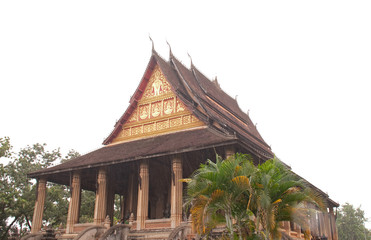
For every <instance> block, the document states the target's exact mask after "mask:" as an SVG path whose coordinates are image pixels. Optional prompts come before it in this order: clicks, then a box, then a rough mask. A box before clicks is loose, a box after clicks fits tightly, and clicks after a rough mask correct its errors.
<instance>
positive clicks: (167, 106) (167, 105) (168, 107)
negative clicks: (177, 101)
mask: <svg viewBox="0 0 371 240" xmlns="http://www.w3.org/2000/svg"><path fill="white" fill-rule="evenodd" d="M173 110H174V99H173V98H171V99H167V100H165V101H164V113H165V114H170V113H172V112H173Z"/></svg>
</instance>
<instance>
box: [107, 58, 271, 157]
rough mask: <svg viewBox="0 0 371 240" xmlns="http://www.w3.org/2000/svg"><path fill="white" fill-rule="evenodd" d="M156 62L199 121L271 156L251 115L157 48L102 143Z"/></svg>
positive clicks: (132, 106) (138, 95) (134, 103)
mask: <svg viewBox="0 0 371 240" xmlns="http://www.w3.org/2000/svg"><path fill="white" fill-rule="evenodd" d="M156 63H157V64H158V65H159V67H160V69H161V71H162V72H163V74H164V75H165V77H166V79H167V81H168V82H169V83H170V85H171V86H172V88H173V91H174V92H175V93H176V94H177V96H178V97H179V98H180V99H182V100H183V102H184V103H185V104H186V106H187V107H188V108H189V109H190V110H191V111H192V112H193V114H195V115H196V116H197V117H198V118H199V119H200V120H201V121H204V122H205V124H206V125H208V126H209V127H212V128H215V129H217V130H219V131H220V132H224V133H225V134H227V135H231V134H232V135H236V136H237V137H238V138H239V139H240V140H241V141H242V142H243V143H245V145H248V146H249V150H250V151H252V152H254V153H257V154H258V155H259V156H260V157H262V158H271V157H273V153H272V151H271V149H270V147H269V145H268V144H266V143H265V141H264V140H263V138H262V137H261V135H260V134H259V132H258V131H257V130H256V128H255V125H254V124H253V123H252V121H251V119H250V117H249V116H248V115H247V114H246V113H244V112H243V111H241V109H240V108H239V106H238V103H237V101H236V100H235V99H234V98H231V97H230V96H229V95H228V94H226V93H225V92H224V91H223V90H221V89H220V87H219V86H218V85H217V84H216V83H215V82H212V81H210V80H209V79H208V78H207V77H205V75H203V74H202V73H201V72H200V71H199V70H197V69H196V68H195V67H194V66H193V64H191V68H190V69H188V68H187V67H185V66H184V65H183V64H182V63H181V62H180V61H178V60H177V59H176V58H175V57H174V56H173V55H172V54H171V55H170V59H169V61H165V60H164V59H163V58H162V57H160V56H159V55H158V54H157V53H156V51H153V54H152V56H151V59H150V61H149V64H148V66H147V69H146V71H145V73H144V76H143V78H142V80H141V82H140V84H139V87H138V88H137V90H136V92H135V93H134V95H133V97H132V99H131V101H130V106H129V107H128V109H127V111H126V112H125V113H124V115H123V116H122V117H121V118H120V120H119V121H118V122H117V124H116V125H115V128H114V130H113V131H112V133H111V134H110V135H109V136H108V137H107V139H106V140H105V141H104V142H103V143H104V144H109V143H111V141H112V140H113V139H114V138H115V136H116V135H117V134H118V133H119V131H120V130H121V128H122V125H123V124H124V123H125V122H126V120H127V119H128V118H129V116H130V114H131V113H132V111H133V110H134V109H135V107H136V106H137V102H138V101H139V99H140V98H141V96H142V93H143V91H144V88H145V86H146V84H147V82H148V80H149V77H150V74H151V72H152V69H153V68H154V66H155V65H156Z"/></svg>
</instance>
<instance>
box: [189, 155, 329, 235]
mask: <svg viewBox="0 0 371 240" xmlns="http://www.w3.org/2000/svg"><path fill="white" fill-rule="evenodd" d="M184 181H186V182H187V183H188V186H187V195H188V204H190V205H191V210H190V211H191V214H192V220H193V224H194V227H195V228H196V229H197V231H198V233H200V234H208V233H210V231H211V230H212V229H213V228H215V227H216V226H217V225H218V224H220V223H224V224H226V228H227V230H228V233H227V236H228V237H230V238H231V239H233V238H235V237H239V238H240V239H247V238H260V239H278V238H280V237H281V235H280V232H279V223H280V221H293V222H296V223H297V224H299V225H300V226H301V227H302V228H303V229H304V230H306V231H305V232H306V237H307V238H308V237H309V226H308V224H307V223H308V221H307V220H308V216H309V214H310V210H309V209H308V208H307V206H308V204H311V205H312V206H313V205H315V206H317V207H318V208H322V209H323V208H324V204H323V201H322V199H321V197H320V196H319V195H318V194H316V193H315V192H313V191H311V189H310V188H309V187H307V186H306V184H305V182H303V181H302V180H301V179H299V178H298V177H297V176H296V175H294V174H293V173H291V172H290V171H289V170H288V169H287V168H286V167H285V166H283V164H282V163H281V162H280V161H279V160H277V159H271V160H268V161H266V162H265V163H263V164H261V165H258V166H255V165H254V164H253V163H252V158H251V156H249V155H242V154H236V155H234V156H233V157H230V158H228V159H226V160H224V161H223V160H222V159H221V158H220V157H217V160H216V162H215V163H214V162H212V161H210V160H208V161H207V163H206V164H202V165H201V167H200V168H199V169H198V170H196V171H195V172H194V173H193V175H192V177H191V178H190V179H185V180H184Z"/></svg>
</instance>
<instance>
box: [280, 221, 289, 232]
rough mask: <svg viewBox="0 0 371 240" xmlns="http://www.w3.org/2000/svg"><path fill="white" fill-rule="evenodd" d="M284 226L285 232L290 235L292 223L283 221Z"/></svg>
mask: <svg viewBox="0 0 371 240" xmlns="http://www.w3.org/2000/svg"><path fill="white" fill-rule="evenodd" d="M282 223H283V226H282V228H283V229H284V230H285V232H287V233H289V232H290V222H289V221H283V222H282Z"/></svg>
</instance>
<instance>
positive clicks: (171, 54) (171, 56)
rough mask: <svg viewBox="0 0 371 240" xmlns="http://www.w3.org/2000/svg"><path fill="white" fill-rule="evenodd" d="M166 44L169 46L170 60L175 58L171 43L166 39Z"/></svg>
mask: <svg viewBox="0 0 371 240" xmlns="http://www.w3.org/2000/svg"><path fill="white" fill-rule="evenodd" d="M166 44H167V45H168V46H169V60H171V59H172V58H174V55H173V52H172V51H171V46H170V43H169V42H168V41H167V40H166Z"/></svg>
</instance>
